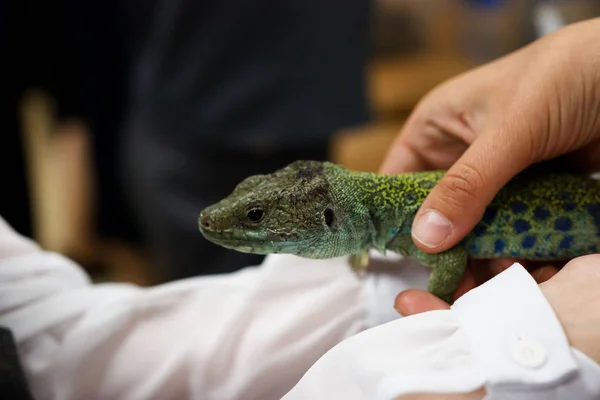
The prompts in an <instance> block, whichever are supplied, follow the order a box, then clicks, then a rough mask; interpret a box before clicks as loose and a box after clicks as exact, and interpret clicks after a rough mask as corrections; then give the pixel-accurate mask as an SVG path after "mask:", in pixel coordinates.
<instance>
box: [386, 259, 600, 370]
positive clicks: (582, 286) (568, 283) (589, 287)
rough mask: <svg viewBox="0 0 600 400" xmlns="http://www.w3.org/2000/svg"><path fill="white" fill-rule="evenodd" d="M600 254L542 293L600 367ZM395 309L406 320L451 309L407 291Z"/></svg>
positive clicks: (567, 269) (570, 267) (577, 263)
mask: <svg viewBox="0 0 600 400" xmlns="http://www.w3.org/2000/svg"><path fill="white" fill-rule="evenodd" d="M599 267H600V254H594V255H588V256H583V257H577V258H575V259H573V260H571V261H569V262H568V263H567V264H566V265H565V266H564V267H563V268H562V269H561V270H560V271H559V272H557V273H556V275H554V276H553V277H552V278H550V279H548V280H546V281H545V282H543V283H541V284H540V289H541V291H542V293H543V294H544V296H545V297H546V299H547V300H548V302H549V303H550V306H551V307H552V308H553V309H554V312H555V313H556V316H557V318H558V320H559V321H560V323H561V325H562V327H563V329H564V331H565V334H566V335H567V338H568V339H569V343H571V345H572V346H573V347H575V348H577V349H578V350H579V351H581V352H582V353H585V354H586V355H587V356H588V357H590V358H591V359H592V360H594V361H595V362H597V363H599V364H600V269H599ZM394 307H395V308H396V310H398V312H399V313H400V314H402V315H404V316H408V315H413V314H418V313H422V312H426V311H432V310H446V309H449V308H450V306H449V305H448V304H447V303H445V302H444V301H443V300H441V299H439V298H437V297H435V296H434V295H432V294H431V293H428V292H425V291H422V290H414V289H411V290H406V291H404V292H402V293H400V294H399V295H398V296H397V297H396V300H395V303H394Z"/></svg>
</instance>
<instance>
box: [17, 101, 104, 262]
mask: <svg viewBox="0 0 600 400" xmlns="http://www.w3.org/2000/svg"><path fill="white" fill-rule="evenodd" d="M21 110H22V121H23V127H24V128H23V139H24V143H25V149H26V159H27V161H28V174H29V185H30V191H31V193H32V199H33V200H32V208H33V220H34V236H35V240H36V241H37V242H38V243H39V244H40V245H41V246H42V247H43V248H45V249H47V250H51V251H56V252H59V253H68V254H73V255H75V256H77V257H81V258H83V259H86V258H89V257H91V254H93V238H92V232H93V227H92V226H91V223H92V220H93V219H92V218H91V216H92V212H93V211H92V210H93V207H94V204H93V197H94V196H93V192H92V190H93V182H92V174H91V171H90V165H89V144H88V142H87V140H86V139H87V137H86V135H85V129H86V128H85V127H84V126H83V125H82V124H80V123H78V122H71V123H68V124H65V125H60V126H59V125H57V124H56V122H55V119H54V109H53V104H52V100H51V99H50V98H49V97H48V96H46V95H45V94H44V93H43V92H39V91H31V92H29V93H28V94H27V95H26V96H25V97H24V99H23V104H22V108H21Z"/></svg>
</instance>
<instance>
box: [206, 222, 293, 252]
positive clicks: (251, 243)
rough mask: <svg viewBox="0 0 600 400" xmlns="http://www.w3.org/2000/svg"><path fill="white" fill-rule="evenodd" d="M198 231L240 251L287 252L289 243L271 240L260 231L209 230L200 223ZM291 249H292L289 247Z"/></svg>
mask: <svg viewBox="0 0 600 400" xmlns="http://www.w3.org/2000/svg"><path fill="white" fill-rule="evenodd" d="M200 232H201V233H202V235H203V236H204V237H205V238H206V239H207V240H208V241H210V242H212V243H214V244H217V245H219V246H222V247H225V248H227V249H231V250H236V251H239V252H242V253H252V254H271V253H287V252H288V251H286V249H288V248H289V247H290V245H289V244H288V243H286V242H282V241H281V240H275V239H274V240H272V239H270V238H267V237H265V234H264V233H262V232H245V231H244V232H238V231H235V230H218V231H216V230H210V229H206V228H205V227H203V226H202V225H200ZM290 250H292V249H290Z"/></svg>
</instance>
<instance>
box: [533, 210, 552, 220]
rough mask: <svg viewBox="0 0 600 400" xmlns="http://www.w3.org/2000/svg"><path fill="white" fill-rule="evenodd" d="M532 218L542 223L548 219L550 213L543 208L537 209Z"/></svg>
mask: <svg viewBox="0 0 600 400" xmlns="http://www.w3.org/2000/svg"><path fill="white" fill-rule="evenodd" d="M533 217H534V218H535V219H537V220H538V221H544V220H546V219H548V218H549V217H550V211H548V210H546V209H545V208H541V207H538V208H536V209H535V210H534V211H533Z"/></svg>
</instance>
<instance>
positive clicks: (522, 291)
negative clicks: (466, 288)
mask: <svg viewBox="0 0 600 400" xmlns="http://www.w3.org/2000/svg"><path fill="white" fill-rule="evenodd" d="M452 310H453V311H454V312H455V313H456V316H457V319H458V321H459V325H460V326H461V328H462V329H463V331H464V333H465V335H466V336H467V338H468V342H469V345H470V347H471V350H472V352H473V354H474V356H475V358H476V360H477V362H478V364H479V365H480V367H481V370H482V373H483V375H484V376H485V377H486V386H487V389H488V390H487V391H488V396H487V397H486V398H487V399H495V398H505V397H504V396H506V395H507V394H508V392H510V393H511V395H512V396H513V397H514V398H515V399H517V398H521V397H520V395H524V396H525V397H523V398H528V399H533V398H540V399H542V398H543V399H552V398H557V399H558V398H566V397H556V396H557V393H562V394H563V395H564V396H566V394H567V393H568V394H569V396H570V397H571V398H573V396H574V398H577V399H582V400H583V399H597V398H600V383H599V382H600V366H598V364H596V363H595V362H593V361H592V360H591V359H590V358H588V357H587V356H586V355H585V354H583V353H581V352H579V351H577V350H576V349H573V348H572V347H571V346H570V344H569V342H568V339H567V337H566V335H565V332H564V330H563V328H562V325H561V324H560V322H559V320H558V318H557V316H556V314H555V313H554V310H553V309H552V307H551V306H550V304H549V303H548V301H547V300H546V298H545V297H544V295H543V293H542V291H541V290H540V288H539V286H538V284H537V283H536V282H535V280H534V279H533V278H532V277H531V275H530V274H529V273H528V272H527V271H526V270H525V269H524V268H523V267H522V266H521V265H519V264H514V265H513V266H512V267H510V268H509V269H508V270H506V271H504V272H503V273H502V274H500V275H498V276H497V277H495V278H494V279H492V280H490V281H488V282H487V283H486V284H485V285H483V286H480V287H478V288H476V289H474V290H472V291H471V292H469V293H467V294H466V295H465V296H463V297H462V298H461V299H459V300H458V301H457V302H456V303H455V304H454V305H453V307H452ZM550 386H551V387H552V388H551V389H550ZM546 392H547V393H546ZM534 393H535V396H534V395H533V394H534ZM500 394H502V395H501V396H500ZM519 394H520V395H519Z"/></svg>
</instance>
